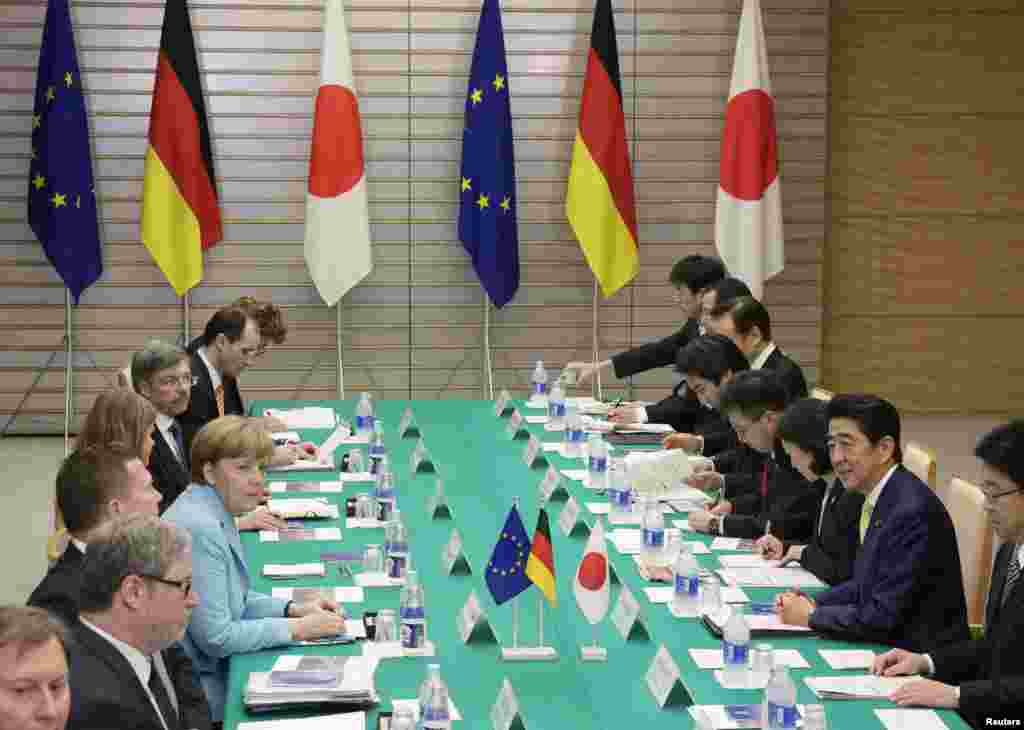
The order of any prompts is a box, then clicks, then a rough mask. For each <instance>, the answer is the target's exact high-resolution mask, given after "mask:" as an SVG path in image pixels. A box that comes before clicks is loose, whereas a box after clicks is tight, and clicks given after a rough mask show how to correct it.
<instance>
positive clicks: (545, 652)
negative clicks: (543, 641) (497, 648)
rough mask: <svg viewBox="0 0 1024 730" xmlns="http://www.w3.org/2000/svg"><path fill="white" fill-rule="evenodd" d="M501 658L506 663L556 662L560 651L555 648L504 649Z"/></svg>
mask: <svg viewBox="0 0 1024 730" xmlns="http://www.w3.org/2000/svg"><path fill="white" fill-rule="evenodd" d="M501 658H502V659H503V660H505V661H506V662H556V661H558V650H557V649H556V648H555V647H553V646H516V647H504V648H502V650H501Z"/></svg>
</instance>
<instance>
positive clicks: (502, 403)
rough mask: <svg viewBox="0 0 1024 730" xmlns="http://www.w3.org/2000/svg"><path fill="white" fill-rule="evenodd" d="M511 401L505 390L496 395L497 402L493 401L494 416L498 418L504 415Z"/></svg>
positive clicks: (510, 396)
mask: <svg viewBox="0 0 1024 730" xmlns="http://www.w3.org/2000/svg"><path fill="white" fill-rule="evenodd" d="M511 400H512V395H511V394H510V393H509V392H508V391H507V390H502V391H501V392H500V393H499V394H498V398H497V400H495V401H494V415H496V416H498V417H499V418H500V417H501V416H503V415H504V414H505V411H507V410H508V404H509V401H511Z"/></svg>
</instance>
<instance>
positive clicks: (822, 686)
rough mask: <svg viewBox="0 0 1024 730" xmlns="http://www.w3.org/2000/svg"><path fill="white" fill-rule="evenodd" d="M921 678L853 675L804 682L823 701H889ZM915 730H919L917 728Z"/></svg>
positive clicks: (813, 678) (809, 678)
mask: <svg viewBox="0 0 1024 730" xmlns="http://www.w3.org/2000/svg"><path fill="white" fill-rule="evenodd" d="M918 679H920V677H917V676H911V677H878V676H876V675H874V674H853V675H848V676H845V677H804V682H805V683H806V684H807V686H808V687H810V688H811V690H812V691H813V692H814V694H815V695H817V696H818V697H819V698H821V699H831V700H852V699H875V700H884V699H888V698H889V695H891V694H892V693H893V692H895V691H896V690H897V689H899V688H900V687H901V686H903V685H904V684H906V683H907V682H915V681H917V680H918ZM915 730H917V728H916V727H915Z"/></svg>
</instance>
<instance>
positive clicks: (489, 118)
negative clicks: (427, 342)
mask: <svg viewBox="0 0 1024 730" xmlns="http://www.w3.org/2000/svg"><path fill="white" fill-rule="evenodd" d="M508 95H509V88H508V66H507V65H506V63H505V35H504V33H503V32H502V29H501V10H500V8H499V7H498V0H484V6H483V10H481V11H480V26H479V28H478V29H477V34H476V48H475V49H474V50H473V68H472V69H471V71H470V74H469V88H468V90H467V91H466V113H465V129H464V130H463V132H462V176H461V177H462V179H461V181H460V193H459V195H460V198H459V240H461V241H462V245H463V246H465V248H466V251H467V252H468V253H469V255H470V257H472V259H473V268H474V269H476V275H477V276H478V277H479V278H480V283H481V284H482V285H483V287H484V290H485V291H486V292H487V295H488V296H489V297H490V298H491V301H492V302H494V306H496V307H502V306H504V305H505V304H507V303H508V301H509V300H510V299H512V297H513V296H515V293H516V289H518V288H519V233H518V230H517V226H518V224H517V222H516V172H515V167H516V163H515V152H514V149H513V146H512V111H511V107H510V105H509V98H508Z"/></svg>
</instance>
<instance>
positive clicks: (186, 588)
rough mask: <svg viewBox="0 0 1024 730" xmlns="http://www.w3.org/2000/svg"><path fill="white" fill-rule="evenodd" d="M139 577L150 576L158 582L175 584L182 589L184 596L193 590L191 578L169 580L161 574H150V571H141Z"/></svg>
mask: <svg viewBox="0 0 1024 730" xmlns="http://www.w3.org/2000/svg"><path fill="white" fill-rule="evenodd" d="M139 577H140V578H149V579H150V580H155V581H157V582H158V583H163V584H164V585H169V586H174V587H175V588H177V589H178V590H180V591H181V592H182V595H184V596H187V595H188V594H189V593H191V592H192V579H191V578H186V579H185V580H168V579H167V578H161V577H160V576H159V575H149V574H148V573H140V574H139Z"/></svg>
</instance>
